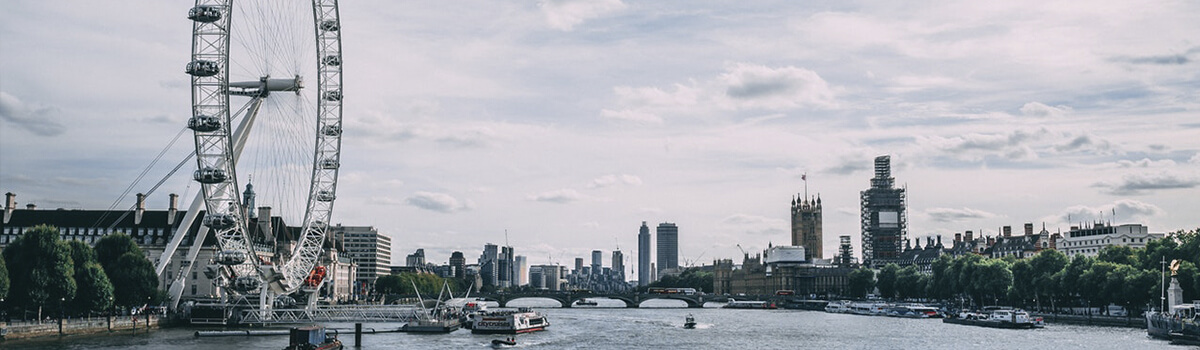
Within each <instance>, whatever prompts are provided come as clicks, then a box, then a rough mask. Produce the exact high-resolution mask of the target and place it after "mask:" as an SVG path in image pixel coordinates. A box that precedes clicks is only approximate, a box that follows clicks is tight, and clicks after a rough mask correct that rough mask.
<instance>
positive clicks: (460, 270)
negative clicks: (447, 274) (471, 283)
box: [450, 251, 467, 278]
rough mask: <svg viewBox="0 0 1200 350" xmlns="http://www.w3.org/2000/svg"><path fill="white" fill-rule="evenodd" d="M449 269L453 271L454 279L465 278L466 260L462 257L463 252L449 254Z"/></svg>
mask: <svg viewBox="0 0 1200 350" xmlns="http://www.w3.org/2000/svg"><path fill="white" fill-rule="evenodd" d="M450 267H451V268H453V269H454V278H463V277H465V276H466V268H467V259H466V257H464V256H463V252H460V251H454V252H453V253H450Z"/></svg>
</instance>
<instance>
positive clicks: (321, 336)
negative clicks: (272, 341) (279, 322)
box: [284, 326, 342, 350]
mask: <svg viewBox="0 0 1200 350" xmlns="http://www.w3.org/2000/svg"><path fill="white" fill-rule="evenodd" d="M288 338H289V341H288V346H287V347H286V348H284V350H342V342H341V341H340V340H338V339H337V337H330V336H329V335H328V334H326V333H325V327H318V326H310V327H295V328H292V329H291V330H289V331H288Z"/></svg>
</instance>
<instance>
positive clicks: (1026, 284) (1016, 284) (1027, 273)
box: [1009, 259, 1035, 305]
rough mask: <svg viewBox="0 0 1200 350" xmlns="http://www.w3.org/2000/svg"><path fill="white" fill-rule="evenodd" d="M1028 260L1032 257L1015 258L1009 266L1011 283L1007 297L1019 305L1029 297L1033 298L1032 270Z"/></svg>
mask: <svg viewBox="0 0 1200 350" xmlns="http://www.w3.org/2000/svg"><path fill="white" fill-rule="evenodd" d="M1030 260H1032V259H1021V260H1017V261H1016V262H1013V264H1012V267H1011V270H1012V279H1013V283H1012V293H1009V299H1011V300H1013V301H1014V302H1015V303H1017V304H1021V305H1024V304H1025V302H1026V301H1028V300H1029V299H1030V298H1035V293H1034V272H1033V265H1032V264H1031V263H1030Z"/></svg>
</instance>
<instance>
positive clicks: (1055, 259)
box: [1013, 249, 1068, 309]
mask: <svg viewBox="0 0 1200 350" xmlns="http://www.w3.org/2000/svg"><path fill="white" fill-rule="evenodd" d="M1067 261H1068V260H1067V256H1066V254H1063V253H1062V252H1060V251H1058V250H1053V249H1047V250H1043V251H1040V252H1038V253H1037V255H1034V256H1033V257H1032V258H1030V259H1029V267H1030V268H1031V270H1032V277H1033V281H1032V286H1033V299H1034V301H1035V302H1037V305H1038V309H1041V307H1042V299H1043V298H1050V302H1051V307H1053V306H1054V305H1053V304H1054V296H1055V295H1057V294H1058V291H1059V288H1058V284H1057V283H1055V281H1054V274H1056V273H1058V272H1059V271H1062V270H1063V269H1065V268H1066V267H1067ZM1013 278H1014V284H1015V279H1016V276H1015V272H1014V277H1013Z"/></svg>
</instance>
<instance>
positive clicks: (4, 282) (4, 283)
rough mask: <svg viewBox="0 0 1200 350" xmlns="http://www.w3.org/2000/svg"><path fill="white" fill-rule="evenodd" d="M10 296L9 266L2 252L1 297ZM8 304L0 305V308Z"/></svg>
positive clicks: (0, 259) (0, 255) (0, 269)
mask: <svg viewBox="0 0 1200 350" xmlns="http://www.w3.org/2000/svg"><path fill="white" fill-rule="evenodd" d="M4 298H8V266H7V265H6V264H5V263H4V254H3V252H0V299H4ZM4 307H7V305H0V308H4Z"/></svg>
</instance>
